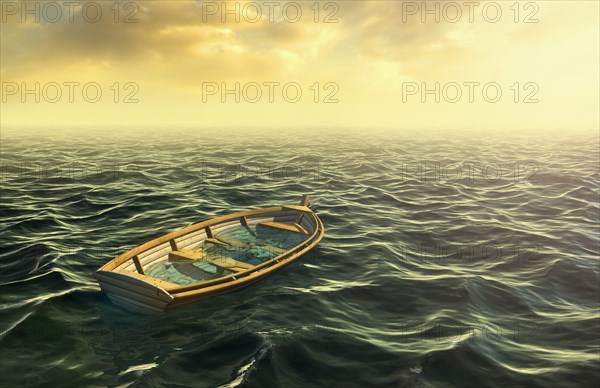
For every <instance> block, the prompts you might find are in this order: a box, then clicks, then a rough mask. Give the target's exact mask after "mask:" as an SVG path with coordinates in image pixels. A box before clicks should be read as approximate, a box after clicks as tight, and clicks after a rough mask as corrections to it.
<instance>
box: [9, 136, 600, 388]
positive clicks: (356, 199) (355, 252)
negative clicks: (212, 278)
mask: <svg viewBox="0 0 600 388" xmlns="http://www.w3.org/2000/svg"><path fill="white" fill-rule="evenodd" d="M598 147H599V144H598V138H597V136H595V137H594V136H591V137H581V138H579V139H569V138H566V137H564V138H560V137H558V136H554V137H550V136H546V137H533V136H532V137H528V136H526V135H519V136H517V135H514V136H512V137H486V136H479V137H473V136H470V137H466V136H449V135H447V134H437V135H435V136H434V135H430V136H429V137H423V136H420V137H419V136H414V135H409V134H399V133H394V132H389V133H380V134H369V135H361V134H359V133H358V132H352V131H345V132H336V131H329V130H328V131H322V132H319V133H317V132H311V133H310V134H306V136H304V137H303V138H302V139H299V138H298V136H295V134H294V133H288V132H281V133H278V134H276V135H274V134H269V133H265V134H264V135H261V136H257V134H256V133H248V134H245V135H244V134H243V133H241V134H236V136H227V135H226V134H223V136H221V137H219V138H215V137H214V136H213V135H211V134H210V133H206V134H205V135H203V134H198V133H195V132H183V131H180V132H178V131H172V134H171V135H170V136H164V135H163V134H159V133H156V134H152V133H149V134H147V135H146V136H143V137H142V136H126V135H122V136H121V137H119V138H117V139H115V138H114V135H103V134H102V133H100V132H98V133H96V134H89V135H86V136H83V137H74V136H64V138H63V137H59V136H56V135H54V136H53V137H50V136H48V137H44V136H40V135H35V136H33V135H27V134H17V133H8V134H5V133H4V130H3V138H2V156H1V157H2V177H1V179H2V193H1V195H2V201H1V204H0V207H1V209H2V213H1V214H2V224H1V225H0V228H1V230H2V241H3V243H2V246H1V249H2V259H1V261H0V281H1V283H2V286H1V287H2V288H1V292H0V303H1V307H2V310H1V317H2V320H1V322H2V327H1V333H2V335H1V341H2V342H1V346H2V352H0V376H1V377H0V379H2V382H3V383H4V385H6V386H14V385H19V386H20V385H36V384H38V385H42V384H43V385H57V386H63V385H64V383H65V382H66V381H72V382H73V383H74V384H75V382H77V383H76V384H77V385H90V386H91V385H94V386H96V385H111V386H116V385H121V384H133V385H134V386H163V385H167V384H171V385H172V386H219V385H222V384H229V383H232V384H233V385H236V384H242V383H244V382H246V383H248V385H250V386H285V387H290V386H297V385H298V382H299V381H307V383H303V385H331V386H338V385H348V386H357V385H363V386H413V387H418V386H449V385H453V386H474V387H475V386H476V387H480V386H511V387H518V386H523V387H525V386H582V385H590V386H591V385H592V384H593V383H594V381H597V379H598V378H599V377H600V372H599V367H600V365H599V361H598V353H597V351H598V347H599V345H600V340H599V339H598V335H597V334H598V330H599V325H600V320H599V317H598V308H599V306H598V292H599V286H598V284H599V270H598V255H599V251H598V222H599V205H598V193H599V175H598ZM305 193H310V194H312V198H313V199H314V200H313V209H314V210H315V211H316V212H317V213H318V214H319V215H320V217H321V218H322V220H323V222H324V223H325V227H326V236H325V238H324V240H323V241H322V242H321V244H320V245H319V246H318V248H317V249H315V250H314V251H312V252H311V253H309V254H308V255H306V256H305V257H303V258H302V259H301V260H300V261H299V262H298V263H296V264H294V265H291V266H289V267H287V268H285V269H283V270H281V271H279V272H277V273H276V274H274V275H273V276H270V277H269V278H267V279H266V280H264V281H262V282H260V283H258V284H256V285H254V286H252V287H248V288H246V289H244V290H241V291H239V292H236V293H233V294H229V295H224V296H220V297H217V298H213V299H209V300H206V301H200V302H198V303H194V304H191V305H188V306H184V307H182V308H179V309H175V310H173V311H172V312H169V313H166V314H162V315H156V316H146V315H137V314H132V313H130V312H128V311H126V310H123V309H121V308H119V307H118V306H115V305H113V304H112V303H111V302H110V301H109V299H108V298H107V297H106V295H104V294H102V293H101V292H99V289H98V287H97V284H96V283H95V281H94V279H93V276H92V273H93V271H94V270H96V269H97V268H98V267H100V266H101V265H103V264H104V263H106V262H107V261H108V260H110V259H111V258H113V257H114V256H116V255H117V254H119V253H121V252H124V251H125V250H127V249H130V248H131V247H133V246H135V245H138V244H141V243H143V242H145V241H148V240H150V239H152V238H155V237H158V236H160V235H163V234H165V233H167V232H169V231H172V230H175V229H179V228H181V227H183V226H186V225H189V224H191V223H195V222H199V221H201V220H204V219H208V218H212V217H215V216H217V215H223V214H227V213H230V212H232V211H239V210H245V209H248V208H260V207H265V206H270V205H277V204H289V203H296V202H297V201H298V200H299V198H300V196H301V194H305ZM242 232H243V231H242ZM230 237H235V236H230ZM238 237H240V236H238ZM246 237H248V236H246ZM273 242H274V243H276V242H277V241H273ZM287 243H288V242H286V243H285V244H287ZM293 243H294V242H293V241H289V244H293ZM285 244H284V245H285ZM275 245H277V244H275ZM213 249H215V250H216V249H224V248H217V247H213ZM213 253H215V254H225V252H216V251H215V252H213ZM227 254H234V255H237V256H235V257H236V259H238V260H239V259H240V258H241V259H243V261H247V262H251V263H255V262H256V263H258V261H262V260H264V259H265V258H266V257H267V256H264V257H263V256H261V255H262V254H265V253H264V251H263V250H260V249H254V251H248V252H228V253H227ZM244 255H247V256H244ZM265 255H266V254H265ZM253 260H256V261H253ZM205 269H206V268H205ZM198 271H199V273H203V274H207V273H208V272H210V271H208V269H206V271H204V270H202V269H198ZM31 365H35V366H36V372H35V373H32V372H31ZM309 371H310V372H309Z"/></svg>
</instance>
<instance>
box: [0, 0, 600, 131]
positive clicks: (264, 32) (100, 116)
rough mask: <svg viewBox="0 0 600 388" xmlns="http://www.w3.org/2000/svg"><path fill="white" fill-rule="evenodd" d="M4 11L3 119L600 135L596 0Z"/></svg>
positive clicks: (26, 5)
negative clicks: (595, 132) (565, 131)
mask: <svg viewBox="0 0 600 388" xmlns="http://www.w3.org/2000/svg"><path fill="white" fill-rule="evenodd" d="M115 4H117V6H115ZM1 12H2V15H1V21H2V24H1V28H2V30H1V32H2V34H1V44H2V47H1V73H0V74H1V78H2V112H1V120H2V125H3V126H11V125H28V124H33V125H50V124H55V125H78V126H79V125H81V126H85V125H112V124H140V125H144V124H165V125H171V124H191V125H199V126H207V127H208V126H213V125H231V126H236V127H240V128H242V127H245V126H247V127H257V126H271V127H286V126H294V127H298V126H300V127H311V126H313V127H322V126H324V125H331V126H353V127H357V126H358V127H365V128H377V127H383V128H400V129H401V128H435V129H440V128H448V129H460V128H464V129H477V130H506V131H509V130H514V131H516V130H528V129H533V130H539V129H561V128H562V129H568V130H594V129H597V128H598V126H599V122H598V120H599V111H598V106H599V104H600V102H599V97H598V96H599V84H600V79H599V51H600V50H599V48H600V42H599V36H600V31H599V25H600V24H599V16H598V15H599V2H597V1H534V2H525V1H521V2H515V1H496V2H490V1H479V2H471V3H470V2H462V1H458V2H451V1H450V2H449V1H440V2H436V1H430V2H426V3H425V2H420V1H419V2H407V1H404V2H403V1H321V2H315V1H297V2H278V1H273V2H260V1H259V2H240V1H228V2H222V1H218V2H211V1H203V2H200V1H138V2H135V1H131V2H127V1H124V2H118V3H115V2H113V1H110V2H107V1H95V2H93V1H92V2H85V1H80V2H79V5H74V4H73V5H71V4H66V5H65V3H63V2H60V1H59V2H47V1H41V2H35V1H34V2H15V1H2V11H1ZM36 100H37V101H36Z"/></svg>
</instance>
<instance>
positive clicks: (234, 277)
mask: <svg viewBox="0 0 600 388" xmlns="http://www.w3.org/2000/svg"><path fill="white" fill-rule="evenodd" d="M309 210H310V209H309ZM288 211H289V209H286V208H285V206H273V207H267V208H261V209H254V210H245V211H240V212H235V213H231V214H226V215H223V216H219V217H216V218H212V219H209V220H205V221H201V222H198V223H196V224H192V225H188V226H186V227H184V228H182V229H178V230H175V231H173V232H170V233H167V234H166V235H163V236H160V237H157V238H155V239H153V240H150V241H148V242H146V243H144V244H141V245H139V246H137V247H134V248H132V249H130V250H129V251H127V252H125V253H122V254H121V255H119V256H117V257H115V258H114V259H112V260H110V261H109V262H107V263H106V264H104V265H103V266H102V267H100V268H99V269H98V270H97V272H99V271H110V272H115V270H116V268H117V267H118V266H120V265H121V264H123V263H125V262H126V261H127V260H131V259H133V258H134V257H135V256H137V255H139V254H141V253H144V252H146V251H148V250H150V249H152V248H155V247H157V246H159V245H161V244H164V243H166V242H168V241H170V240H173V239H175V238H178V237H181V236H184V235H187V234H190V233H193V232H195V231H198V230H200V229H202V228H206V227H207V226H212V225H218V224H220V223H223V222H227V221H230V220H232V219H236V218H239V219H241V218H242V217H245V216H249V215H251V216H254V215H261V214H268V213H281V212H288ZM306 213H307V214H310V215H311V216H312V217H313V221H314V227H315V229H314V231H313V233H312V234H311V235H310V236H309V237H308V238H306V239H305V240H304V241H302V242H301V243H300V244H298V245H296V246H295V247H293V248H291V249H289V250H287V251H286V252H284V253H282V254H281V255H278V256H276V257H274V258H272V259H269V260H267V261H265V262H263V263H261V264H259V265H257V266H255V267H253V268H251V269H248V270H246V271H242V272H237V273H234V274H230V275H227V276H223V277H220V278H216V279H211V280H208V281H201V282H197V283H192V284H187V285H177V284H175V283H170V282H166V281H164V280H161V279H156V278H153V277H150V276H147V275H144V274H139V273H136V272H132V274H134V275H133V276H131V275H130V274H128V273H127V272H122V274H124V275H127V276H131V277H134V278H138V279H140V280H144V281H146V282H148V283H150V284H153V283H152V282H153V281H155V280H160V283H161V284H162V285H161V287H163V288H164V290H165V291H166V292H168V293H169V294H171V295H173V296H175V295H176V294H178V293H182V292H188V291H194V290H200V289H203V288H207V287H212V286H222V287H220V288H224V289H225V288H227V287H225V285H227V284H231V283H232V282H235V283H238V281H242V280H247V279H248V276H249V275H252V274H253V273H256V272H260V271H261V270H264V269H265V268H268V267H271V266H273V265H275V264H277V263H281V262H282V261H284V260H289V259H290V258H292V257H294V256H296V258H297V257H299V256H300V255H299V253H300V252H302V254H304V253H305V251H308V250H310V249H311V248H313V247H314V246H315V245H316V244H318V243H319V241H320V240H321V239H322V237H323V234H324V230H323V229H324V227H323V223H322V221H321V220H320V218H319V217H318V216H317V215H316V214H315V213H314V212H312V211H310V212H306ZM269 272H271V271H267V272H266V274H268V273H269ZM224 283H225V284H224ZM153 285H155V284H153ZM155 286H156V285H155ZM174 294H175V295H174Z"/></svg>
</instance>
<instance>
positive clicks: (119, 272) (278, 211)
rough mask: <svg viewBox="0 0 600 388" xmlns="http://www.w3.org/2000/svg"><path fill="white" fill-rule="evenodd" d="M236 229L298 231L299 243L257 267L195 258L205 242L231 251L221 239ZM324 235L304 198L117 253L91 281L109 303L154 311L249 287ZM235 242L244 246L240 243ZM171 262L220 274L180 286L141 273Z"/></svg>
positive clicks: (217, 220) (209, 222)
mask: <svg viewBox="0 0 600 388" xmlns="http://www.w3.org/2000/svg"><path fill="white" fill-rule="evenodd" d="M240 227H244V228H247V229H249V230H250V228H259V227H260V228H262V227H265V228H275V229H277V230H282V231H285V233H297V234H298V235H299V236H301V237H300V238H301V239H302V241H301V242H300V243H299V244H297V245H295V246H293V247H291V248H290V249H287V250H284V249H280V248H278V247H272V250H273V252H276V253H273V252H271V253H272V254H273V255H275V254H276V255H275V257H273V258H271V259H268V260H266V261H264V262H262V263H261V264H259V265H250V264H247V263H242V262H240V261H236V260H233V259H231V258H226V259H223V261H222V262H221V261H218V259H214V258H212V259H211V258H208V255H206V258H202V259H198V257H200V256H202V255H203V253H202V251H199V250H194V249H190V247H194V246H198V245H199V244H200V245H203V244H205V243H212V244H223V245H225V246H229V247H233V245H231V244H232V242H231V239H228V238H225V237H220V235H221V234H222V233H225V232H227V231H231V230H232V229H233V228H240ZM323 234H324V227H323V223H322V222H321V220H320V219H319V217H318V216H317V215H316V214H315V213H314V212H312V210H310V208H308V196H305V197H304V198H303V200H302V202H301V204H300V205H299V206H273V207H268V208H263V209H257V210H249V211H243V212H237V213H232V214H229V215H226V216H222V217H217V218H214V219H212V220H207V221H203V222H200V223H198V224H194V225H190V226H188V227H185V228H183V229H180V230H177V231H175V232H171V233H169V234H167V235H164V236H162V237H159V238H156V239H154V240H152V241H149V242H147V243H145V244H142V245H141V246H138V247H135V248H133V249H131V250H130V251H128V252H125V253H123V254H121V255H119V256H118V257H116V258H114V259H113V260H111V261H110V262H108V263H106V264H105V265H104V266H102V267H101V268H100V269H98V271H96V273H95V277H96V279H97V280H98V283H99V284H100V288H101V289H102V291H104V292H106V293H107V294H108V296H109V298H110V299H111V300H112V301H113V302H114V303H116V304H118V305H121V306H123V307H126V308H128V309H130V310H134V311H138V312H145V313H156V312H161V311H165V310H167V309H170V308H173V307H175V306H179V305H182V304H187V303H190V302H193V301H196V300H200V299H206V298H210V297H213V296H217V295H221V294H224V293H228V292H232V291H236V290H239V289H241V288H244V287H247V286H249V285H251V284H254V283H256V282H258V281H260V280H262V279H264V278H265V277H266V276H269V275H271V274H272V273H273V272H275V271H277V270H278V269H280V268H282V267H284V266H286V265H288V264H290V263H292V262H294V261H296V260H297V259H299V258H300V257H302V255H304V254H305V253H307V252H308V251H309V250H311V249H312V248H314V247H315V246H316V245H317V244H318V243H319V242H320V241H321V239H322V238H323ZM219 238H222V240H223V241H221V240H219ZM239 243H240V244H244V242H243V241H240V242H239ZM256 245H258V246H259V248H260V249H265V250H268V249H269V248H271V247H270V246H268V245H264V244H256ZM175 258H177V259H183V260H186V259H188V258H189V260H191V261H195V262H199V261H207V262H210V265H214V266H215V268H220V269H221V270H223V271H224V272H223V273H224V275H222V276H220V275H219V276H217V277H215V278H213V279H208V280H203V281H198V282H194V283H191V284H183V285H182V284H175V283H171V282H169V281H165V280H163V279H159V278H155V277H151V276H148V275H147V274H146V271H147V270H148V269H149V268H152V267H153V265H158V264H160V263H165V262H166V261H168V260H170V259H175ZM211 260H212V261H211Z"/></svg>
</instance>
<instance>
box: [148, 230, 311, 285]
mask: <svg viewBox="0 0 600 388" xmlns="http://www.w3.org/2000/svg"><path fill="white" fill-rule="evenodd" d="M308 237H309V235H306V234H301V233H295V232H292V231H288V230H283V229H274V228H269V227H265V226H261V225H250V226H241V225H240V226H239V227H234V228H231V229H228V230H225V231H223V232H222V233H219V234H218V235H217V236H215V238H214V239H208V240H206V241H202V242H201V243H199V244H198V245H196V246H194V247H190V248H191V249H187V250H185V252H183V253H182V254H181V255H180V256H177V255H169V258H168V259H167V260H166V261H161V262H158V263H155V264H152V265H151V266H150V267H149V268H148V269H146V275H147V276H150V277H153V278H157V279H161V280H165V281H167V282H170V283H174V284H178V285H188V284H193V283H198V282H201V281H206V280H211V279H216V278H219V277H222V276H227V275H230V274H233V273H235V272H241V271H243V270H246V269H249V268H252V266H256V265H259V264H261V263H263V262H265V261H267V260H270V259H272V258H274V257H276V256H278V255H280V254H282V253H284V252H285V251H288V250H290V249H292V248H293V247H295V246H296V245H298V244H300V243H301V242H302V241H304V240H306V239H307V238H308Z"/></svg>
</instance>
